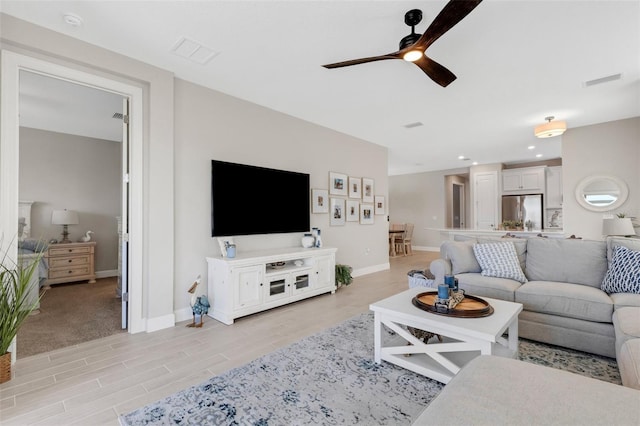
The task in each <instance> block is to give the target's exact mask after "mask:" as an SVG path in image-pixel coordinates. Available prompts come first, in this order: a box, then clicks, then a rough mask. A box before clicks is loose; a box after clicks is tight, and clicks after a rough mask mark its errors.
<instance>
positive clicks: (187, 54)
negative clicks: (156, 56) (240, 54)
mask: <svg viewBox="0 0 640 426" xmlns="http://www.w3.org/2000/svg"><path fill="white" fill-rule="evenodd" d="M171 52H172V53H175V54H176V55H178V56H182V57H183V58H186V59H189V60H190V61H193V62H196V63H198V64H200V65H204V64H206V63H207V62H209V61H210V60H211V59H213V58H214V57H215V56H216V55H217V54H218V52H216V51H215V50H213V49H210V48H208V47H207V46H205V45H203V44H202V43H200V42H199V41H195V40H192V39H190V38H188V37H180V38H179V39H178V41H177V42H176V43H175V44H174V45H173V47H172V48H171Z"/></svg>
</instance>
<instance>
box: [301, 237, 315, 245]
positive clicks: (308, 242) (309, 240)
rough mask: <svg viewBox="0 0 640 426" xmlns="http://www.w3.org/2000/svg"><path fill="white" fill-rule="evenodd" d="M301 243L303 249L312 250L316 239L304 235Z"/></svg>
mask: <svg viewBox="0 0 640 426" xmlns="http://www.w3.org/2000/svg"><path fill="white" fill-rule="evenodd" d="M300 241H301V242H302V247H304V248H311V247H313V246H314V244H315V242H316V239H315V238H313V235H311V234H304V235H303V236H302V238H301V240H300Z"/></svg>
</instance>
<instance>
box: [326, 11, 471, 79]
mask: <svg viewBox="0 0 640 426" xmlns="http://www.w3.org/2000/svg"><path fill="white" fill-rule="evenodd" d="M481 1H482V0H469V1H467V0H450V1H449V3H447V4H446V5H445V7H444V8H443V9H442V10H441V11H440V13H439V14H438V16H436V18H435V19H434V20H433V22H432V23H431V25H429V28H427V30H426V31H425V32H424V34H422V35H421V34H416V32H415V26H416V25H418V24H419V23H420V21H421V20H422V11H421V10H419V9H412V10H410V11H408V12H407V13H405V15H404V23H405V24H407V25H408V26H410V27H411V34H409V35H408V36H405V37H403V38H402V40H400V50H398V51H397V52H393V53H387V54H386V55H380V56H371V57H368V58H360V59H353V60H350V61H344V62H336V63H334V64H327V65H323V67H325V68H329V69H332V68H340V67H347V66H349V65H357V64H364V63H366V62H374V61H382V60H384V59H404V60H405V61H409V62H413V63H414V64H416V65H417V66H418V67H419V68H420V69H421V70H422V71H424V73H425V74H427V75H428V76H429V77H430V78H431V79H432V80H433V81H435V82H436V83H438V84H439V85H440V86H442V87H447V86H448V85H449V84H450V83H451V82H452V81H453V80H455V79H456V76H455V75H454V74H453V73H452V72H451V71H449V70H448V69H446V68H445V67H443V66H442V65H440V64H439V63H437V62H435V61H434V60H433V59H431V58H429V57H428V56H427V55H426V52H425V51H426V50H427V48H428V47H429V46H431V44H433V42H434V41H436V40H437V39H438V38H440V36H441V35H443V34H444V33H446V32H447V31H449V30H450V29H451V28H453V26H454V25H456V24H457V23H458V22H460V21H461V20H462V19H463V18H464V17H465V16H467V15H468V14H469V13H471V11H472V10H473V9H474V8H475V7H476V6H477V5H479V4H480V2H481Z"/></svg>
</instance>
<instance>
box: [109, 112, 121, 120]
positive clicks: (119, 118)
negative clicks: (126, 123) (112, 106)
mask: <svg viewBox="0 0 640 426" xmlns="http://www.w3.org/2000/svg"><path fill="white" fill-rule="evenodd" d="M111 118H115V119H116V120H122V119H123V118H124V115H122V113H121V112H114V113H113V116H112V117H111Z"/></svg>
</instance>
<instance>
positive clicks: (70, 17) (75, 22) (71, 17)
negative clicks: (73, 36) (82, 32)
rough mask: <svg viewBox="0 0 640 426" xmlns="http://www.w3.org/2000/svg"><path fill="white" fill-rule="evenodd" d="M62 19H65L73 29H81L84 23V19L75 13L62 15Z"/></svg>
mask: <svg viewBox="0 0 640 426" xmlns="http://www.w3.org/2000/svg"><path fill="white" fill-rule="evenodd" d="M62 19H64V22H65V23H66V24H68V25H71V26H72V27H79V26H81V25H82V22H83V21H82V18H81V17H80V16H78V15H76V14H75V13H65V14H64V15H62Z"/></svg>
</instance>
